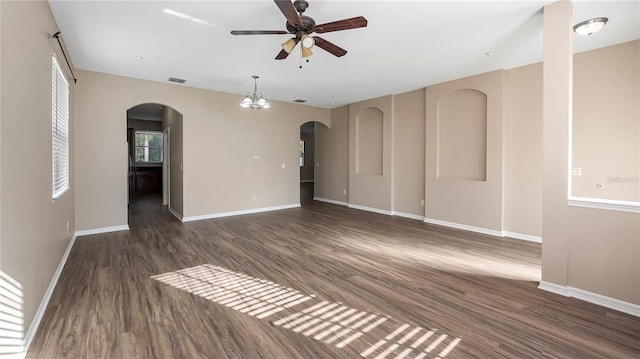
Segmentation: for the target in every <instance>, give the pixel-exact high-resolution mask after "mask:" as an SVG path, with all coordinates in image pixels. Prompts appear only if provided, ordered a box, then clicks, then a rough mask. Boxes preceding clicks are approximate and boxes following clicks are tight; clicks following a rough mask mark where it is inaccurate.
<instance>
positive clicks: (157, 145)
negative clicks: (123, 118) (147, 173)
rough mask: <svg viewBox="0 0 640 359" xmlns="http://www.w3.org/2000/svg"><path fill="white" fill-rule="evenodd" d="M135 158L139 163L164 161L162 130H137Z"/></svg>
mask: <svg viewBox="0 0 640 359" xmlns="http://www.w3.org/2000/svg"><path fill="white" fill-rule="evenodd" d="M135 146H136V147H135V159H136V162H138V163H162V132H159V131H136V134H135Z"/></svg>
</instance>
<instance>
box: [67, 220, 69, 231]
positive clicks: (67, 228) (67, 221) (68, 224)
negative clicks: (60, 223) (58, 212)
mask: <svg viewBox="0 0 640 359" xmlns="http://www.w3.org/2000/svg"><path fill="white" fill-rule="evenodd" d="M67 232H69V221H67Z"/></svg>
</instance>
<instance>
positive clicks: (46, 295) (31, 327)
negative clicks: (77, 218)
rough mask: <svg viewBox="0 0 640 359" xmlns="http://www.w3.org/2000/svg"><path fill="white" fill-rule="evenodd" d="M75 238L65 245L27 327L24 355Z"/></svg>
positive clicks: (76, 236)
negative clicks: (56, 266)
mask: <svg viewBox="0 0 640 359" xmlns="http://www.w3.org/2000/svg"><path fill="white" fill-rule="evenodd" d="M76 238H78V235H77V232H76V233H75V234H74V235H73V236H72V237H71V239H70V240H69V243H68V244H67V248H66V249H65V251H64V254H63V255H62V258H61V259H60V263H58V268H56V271H55V272H54V273H53V277H52V278H51V282H49V287H48V288H47V291H46V292H45V293H44V297H42V301H40V306H38V310H37V311H36V314H35V315H34V316H33V320H32V321H31V324H30V325H29V329H28V330H27V332H26V333H25V335H24V340H23V342H22V343H23V344H22V348H23V352H24V354H26V353H27V352H28V351H29V347H30V346H31V342H32V341H33V337H34V336H35V335H36V331H37V330H38V327H39V326H40V322H41V321H42V316H43V315H44V311H45V310H46V309H47V306H48V305H49V300H50V299H51V295H52V294H53V290H54V289H55V288H56V285H57V284H58V279H59V278H60V274H61V273H62V269H63V268H64V265H65V264H66V263H67V259H68V258H69V253H70V252H71V248H73V244H74V243H75V242H76Z"/></svg>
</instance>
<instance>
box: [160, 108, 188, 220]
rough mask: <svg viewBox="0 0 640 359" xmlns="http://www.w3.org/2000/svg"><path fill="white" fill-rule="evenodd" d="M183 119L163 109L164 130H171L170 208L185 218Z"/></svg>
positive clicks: (171, 111) (174, 112)
mask: <svg viewBox="0 0 640 359" xmlns="http://www.w3.org/2000/svg"><path fill="white" fill-rule="evenodd" d="M182 121H183V118H182V114H181V113H180V112H178V111H176V110H175V109H174V108H172V107H170V106H164V108H163V109H162V129H166V128H169V208H171V209H172V210H174V211H175V212H176V213H177V214H179V215H181V216H184V176H183V171H182V168H183V162H184V158H183V146H184V142H183V132H184V131H183V122H182Z"/></svg>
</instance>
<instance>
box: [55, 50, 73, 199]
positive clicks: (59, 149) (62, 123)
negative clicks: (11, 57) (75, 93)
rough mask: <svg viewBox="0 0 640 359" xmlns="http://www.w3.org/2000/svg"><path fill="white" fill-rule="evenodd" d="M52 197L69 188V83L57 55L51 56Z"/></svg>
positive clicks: (61, 193) (58, 195) (57, 196)
mask: <svg viewBox="0 0 640 359" xmlns="http://www.w3.org/2000/svg"><path fill="white" fill-rule="evenodd" d="M51 163H52V174H53V176H52V186H51V188H52V198H53V199H56V198H59V197H60V196H62V195H63V194H64V193H65V192H66V191H67V190H68V189H69V83H68V82H67V80H66V79H65V78H64V75H63V74H62V71H61V70H60V67H59V66H58V62H57V61H56V58H55V57H52V58H51Z"/></svg>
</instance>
